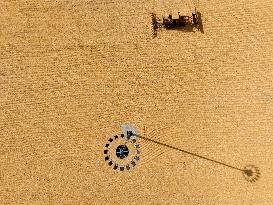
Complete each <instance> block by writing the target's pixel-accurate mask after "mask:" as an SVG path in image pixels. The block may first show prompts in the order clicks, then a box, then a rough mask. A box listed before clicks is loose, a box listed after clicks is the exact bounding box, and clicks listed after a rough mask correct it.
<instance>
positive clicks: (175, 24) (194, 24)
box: [152, 9, 203, 37]
mask: <svg viewBox="0 0 273 205" xmlns="http://www.w3.org/2000/svg"><path fill="white" fill-rule="evenodd" d="M152 26H153V35H154V37H156V36H157V30H158V29H161V28H164V29H167V30H170V29H173V30H182V31H186V32H195V31H196V30H197V31H200V30H201V32H202V33H203V29H202V24H201V14H200V12H197V11H196V9H195V12H194V13H192V15H191V16H183V15H180V12H178V15H177V16H173V15H172V14H169V15H168V16H163V17H162V18H159V17H157V16H156V14H155V13H152Z"/></svg>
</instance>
